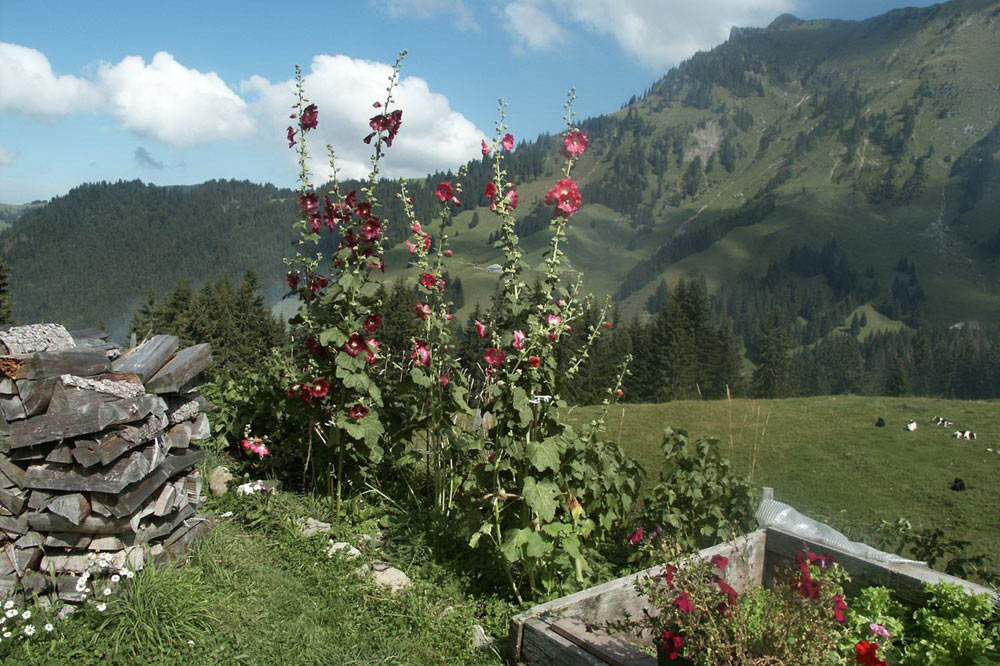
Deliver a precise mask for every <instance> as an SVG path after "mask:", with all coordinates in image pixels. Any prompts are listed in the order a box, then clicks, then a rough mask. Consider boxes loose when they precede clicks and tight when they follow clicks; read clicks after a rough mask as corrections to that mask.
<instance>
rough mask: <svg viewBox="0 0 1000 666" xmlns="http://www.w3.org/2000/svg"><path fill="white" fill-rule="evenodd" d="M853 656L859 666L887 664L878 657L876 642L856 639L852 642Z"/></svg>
mask: <svg viewBox="0 0 1000 666" xmlns="http://www.w3.org/2000/svg"><path fill="white" fill-rule="evenodd" d="M854 657H855V659H857V660H858V663H859V664H861V666H887V665H888V663H889V662H887V661H886V660H884V659H879V658H878V643H869V642H868V641H858V642H857V643H855V644H854Z"/></svg>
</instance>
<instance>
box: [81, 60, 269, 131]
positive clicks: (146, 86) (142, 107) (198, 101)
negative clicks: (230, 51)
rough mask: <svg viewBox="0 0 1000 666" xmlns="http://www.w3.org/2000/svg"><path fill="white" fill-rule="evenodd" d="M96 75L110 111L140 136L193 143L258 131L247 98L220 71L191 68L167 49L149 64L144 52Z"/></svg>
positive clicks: (108, 66) (104, 64) (104, 65)
mask: <svg viewBox="0 0 1000 666" xmlns="http://www.w3.org/2000/svg"><path fill="white" fill-rule="evenodd" d="M97 76H98V81H99V84H100V88H101V91H102V96H103V98H104V101H105V104H106V107H107V109H108V111H109V112H110V113H111V115H112V116H114V117H115V119H116V120H118V122H119V123H120V124H121V126H122V127H123V128H125V129H127V130H131V131H133V132H135V133H136V134H139V135H142V136H149V137H152V138H154V139H159V140H160V141H163V142H164V143H168V144H170V145H173V146H190V145H194V144H198V143H207V142H209V141H213V140H216V139H238V138H241V137H244V136H247V135H248V134H250V133H251V132H252V131H253V130H254V119H253V117H252V116H251V115H250V111H249V109H248V108H247V104H246V102H245V101H243V99H242V98H241V97H240V96H239V95H237V94H236V93H234V92H233V91H232V90H230V89H229V88H228V87H227V86H226V84H225V82H224V81H223V80H222V79H221V78H219V75H218V74H216V73H215V72H208V73H204V72H199V71H198V70H195V69H188V68H187V67H184V66H183V65H181V64H180V63H178V62H177V61H176V60H174V57H173V56H172V55H170V54H169V53H166V52H165V51H160V52H159V53H157V54H156V55H154V56H153V60H152V62H151V63H150V64H148V65H147V64H146V63H145V62H144V61H143V59H142V58H140V57H139V56H128V57H126V58H124V59H122V61H121V62H120V63H118V64H117V65H111V64H109V63H102V64H101V66H100V68H99V70H98V74H97Z"/></svg>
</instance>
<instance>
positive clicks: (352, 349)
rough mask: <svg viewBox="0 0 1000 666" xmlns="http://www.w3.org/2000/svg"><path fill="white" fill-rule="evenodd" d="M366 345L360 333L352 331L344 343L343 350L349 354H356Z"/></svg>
mask: <svg viewBox="0 0 1000 666" xmlns="http://www.w3.org/2000/svg"><path fill="white" fill-rule="evenodd" d="M365 347H366V343H365V339H364V338H363V337H361V334H360V333H352V334H351V337H350V338H348V339H347V342H346V343H345V344H344V351H345V352H347V353H348V354H350V355H351V356H357V355H358V354H360V353H361V351H362V350H363V349H364V348H365Z"/></svg>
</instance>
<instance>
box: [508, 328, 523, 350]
mask: <svg viewBox="0 0 1000 666" xmlns="http://www.w3.org/2000/svg"><path fill="white" fill-rule="evenodd" d="M524 340H525V336H524V331H514V341H513V342H512V343H511V344H512V345H513V347H514V349H516V350H518V351H521V350H523V349H524Z"/></svg>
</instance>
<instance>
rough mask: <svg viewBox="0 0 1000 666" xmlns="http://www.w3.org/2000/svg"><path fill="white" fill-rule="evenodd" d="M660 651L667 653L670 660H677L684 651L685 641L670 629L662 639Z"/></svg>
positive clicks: (664, 633)
mask: <svg viewBox="0 0 1000 666" xmlns="http://www.w3.org/2000/svg"><path fill="white" fill-rule="evenodd" d="M660 651H661V652H665V653H666V654H667V658H668V659H676V658H677V657H679V656H681V652H683V651H684V639H683V638H681V637H680V636H678V635H677V634H675V633H674V632H672V631H670V630H669V629H668V630H666V631H664V632H663V636H662V637H661V638H660Z"/></svg>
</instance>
